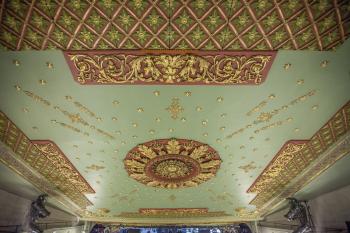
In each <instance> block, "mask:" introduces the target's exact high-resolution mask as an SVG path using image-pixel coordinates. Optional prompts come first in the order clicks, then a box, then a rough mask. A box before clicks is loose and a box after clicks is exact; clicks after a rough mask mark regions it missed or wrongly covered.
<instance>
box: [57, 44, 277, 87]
mask: <svg viewBox="0 0 350 233" xmlns="http://www.w3.org/2000/svg"><path fill="white" fill-rule="evenodd" d="M63 54H64V57H65V59H66V62H67V64H68V66H69V68H70V70H71V73H72V76H73V79H74V80H75V81H76V82H77V83H79V84H80V85H166V86H169V85H176V86H183V85H188V86H193V85H200V86H201V85H207V86H231V85H248V86H256V85H260V84H262V83H264V82H265V80H266V78H267V75H268V73H269V71H270V68H271V66H272V63H273V62H274V60H275V57H276V54H277V51H275V50H271V51H267V50H262V51H200V50H125V49H121V50H89V51H85V50H68V51H63ZM113 54H119V55H135V56H143V55H197V56H202V57H205V56H243V55H244V56H246V57H247V58H249V57H252V56H257V55H267V56H271V60H270V61H269V62H267V64H266V66H265V68H264V70H263V71H262V77H261V82H260V83H259V84H255V83H253V82H249V83H234V84H232V83H230V84H220V83H209V84H207V83H205V82H203V81H198V82H180V83H165V82H157V81H154V82H143V81H136V82H133V83H131V82H127V83H97V82H95V81H91V82H86V83H84V84H82V83H80V82H79V81H78V80H77V78H76V77H77V76H78V70H77V69H76V68H75V66H74V63H73V62H72V61H71V59H70V57H69V55H89V56H93V55H113Z"/></svg>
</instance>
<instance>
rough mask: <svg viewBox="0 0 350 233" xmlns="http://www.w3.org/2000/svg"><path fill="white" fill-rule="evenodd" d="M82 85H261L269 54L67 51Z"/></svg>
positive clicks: (77, 78)
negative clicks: (94, 53)
mask: <svg viewBox="0 0 350 233" xmlns="http://www.w3.org/2000/svg"><path fill="white" fill-rule="evenodd" d="M68 56H69V57H70V60H71V61H72V62H73V64H74V68H75V69H76V70H75V71H73V72H76V74H77V75H76V80H77V81H78V82H79V83H81V84H87V83H96V84H125V83H137V82H138V83H164V84H181V83H204V84H231V85H232V84H260V83H261V82H262V81H263V78H264V77H263V72H264V70H265V69H266V65H267V64H268V63H269V62H270V61H271V60H272V59H271V57H272V56H270V55H253V56H250V57H248V56H245V55H232V56H227V55H215V56H211V55H205V56H196V55H165V54H163V55H131V54H120V55H119V54H116V55H114V54H113V55H111V54H105V55H86V54H69V55H68Z"/></svg>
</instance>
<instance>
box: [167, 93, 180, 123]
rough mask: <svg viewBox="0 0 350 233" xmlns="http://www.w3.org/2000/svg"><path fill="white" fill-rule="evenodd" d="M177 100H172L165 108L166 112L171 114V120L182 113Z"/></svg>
mask: <svg viewBox="0 0 350 233" xmlns="http://www.w3.org/2000/svg"><path fill="white" fill-rule="evenodd" d="M179 101H180V100H179V99H178V98H173V99H172V102H171V105H170V106H169V107H167V108H166V109H165V110H167V111H168V112H169V113H170V114H171V118H173V119H174V120H176V119H177V118H178V117H179V114H180V113H182V112H183V111H184V108H183V107H182V106H181V105H180V103H179Z"/></svg>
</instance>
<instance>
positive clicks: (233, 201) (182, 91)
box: [0, 41, 350, 222]
mask: <svg viewBox="0 0 350 233" xmlns="http://www.w3.org/2000/svg"><path fill="white" fill-rule="evenodd" d="M349 42H350V41H346V42H345V43H344V44H343V45H342V46H340V48H339V49H337V51H323V52H319V51H313V52H312V51H285V50H280V51H278V52H277V55H276V58H275V60H274V62H273V64H272V67H271V69H270V71H269V73H268V75H267V77H266V80H265V82H264V83H262V84H260V85H258V86H254V85H247V86H209V85H207V86H201V85H180V86H164V85H142V86H141V85H80V84H79V83H77V82H76V81H75V80H74V78H73V76H72V74H71V71H70V69H69V67H68V65H67V63H66V60H65V58H64V55H63V53H62V52H61V51H30V52H28V51H20V52H11V51H8V52H1V53H0V70H1V72H2V73H1V86H0V110H1V111H2V112H3V114H5V115H6V116H7V117H8V118H9V119H10V120H11V121H12V122H13V123H14V124H15V125H16V126H17V127H18V128H19V129H20V130H21V131H23V133H24V134H25V135H26V136H27V137H28V138H29V139H30V140H34V141H35V140H50V141H52V142H54V143H55V144H56V145H57V146H58V147H59V148H60V150H61V151H62V152H63V153H64V154H65V156H66V157H67V158H68V159H69V161H70V162H71V163H72V164H73V166H74V167H75V168H76V169H77V171H79V173H80V174H81V175H82V177H83V178H84V179H85V180H86V182H87V183H88V184H89V185H90V186H91V188H92V189H93V190H94V192H95V193H90V194H86V197H87V199H88V200H89V201H90V202H91V203H92V205H90V206H88V207H87V209H86V211H87V212H86V216H85V217H86V218H87V219H99V220H106V221H107V220H108V221H114V222H127V221H133V222H142V221H146V220H147V219H146V220H145V219H144V218H141V217H140V215H138V214H137V213H138V211H139V209H140V208H200V211H202V209H201V208H205V209H206V210H205V211H208V215H207V216H209V217H208V218H202V221H205V222H211V221H213V222H215V221H240V220H243V219H246V216H242V215H241V214H242V209H245V210H247V211H251V212H254V211H255V210H256V209H255V208H256V207H255V206H254V205H251V204H249V203H250V202H251V201H252V200H253V199H254V197H255V194H254V193H247V190H248V188H249V187H250V186H251V185H252V184H253V183H254V181H255V180H256V179H257V178H258V177H259V175H260V174H261V173H262V171H263V170H264V168H265V167H266V166H267V165H268V164H269V162H270V161H271V160H272V159H273V158H274V156H275V155H276V154H277V152H278V151H279V150H280V149H281V148H282V146H283V145H284V144H285V143H286V142H287V141H289V140H309V139H310V138H311V137H312V136H313V135H314V134H315V132H317V131H318V130H319V129H320V128H321V127H322V126H323V125H324V124H325V123H326V122H327V121H328V120H329V119H331V118H332V117H333V116H334V114H335V113H336V112H337V111H338V110H339V109H341V108H342V107H343V106H344V105H345V104H346V103H347V102H348V101H349V99H350V92H349V89H350V80H349V79H350V77H349V69H348V67H349V66H350V60H349V59H348V53H349V51H350V43H349ZM290 103H293V104H290ZM285 106H287V107H285ZM176 109H177V110H176ZM276 109H279V110H278V111H277V113H276V111H274V110H276ZM174 112H175V113H176V117H173V114H174ZM270 112H274V114H273V115H272V116H271V115H270V116H269V117H267V118H266V113H270ZM275 113H276V114H275ZM79 119H80V120H81V119H83V120H84V121H86V122H88V123H89V127H87V126H86V125H84V124H82V123H81V121H80V120H79ZM254 121H259V122H260V123H258V124H255V123H254ZM241 128H244V130H240V129H241ZM169 138H180V139H190V140H195V141H198V142H201V143H204V144H208V145H209V146H210V147H211V148H213V149H214V150H215V151H217V152H218V154H219V155H220V158H221V160H222V163H221V165H220V169H218V171H217V173H216V176H215V177H212V178H211V179H210V180H208V181H207V182H204V183H202V184H200V185H198V186H197V187H189V188H180V189H162V188H155V187H149V186H146V185H144V184H142V183H139V182H137V181H136V180H134V179H132V178H130V177H129V176H128V173H127V171H126V170H125V168H124V163H123V160H124V158H125V156H126V155H127V153H128V152H129V151H130V150H131V149H132V148H134V147H135V146H137V145H138V144H141V143H145V142H148V141H151V140H155V139H169ZM1 145H4V144H1ZM5 147H6V146H5ZM205 211H204V212H205ZM130 213H131V214H130ZM135 213H136V214H135ZM217 213H221V215H220V216H219V217H218V216H217ZM83 214H84V213H82V215H83ZM131 215H133V217H132V218H131V220H130V219H129V220H128V216H131ZM135 216H136V217H135ZM210 216H212V218H211V217H210ZM253 217H254V218H257V217H258V216H255V215H254V216H253ZM156 219H157V218H156ZM153 220H154V218H153ZM149 221H151V220H149ZM156 221H157V222H166V221H168V222H171V221H176V219H170V220H164V219H157V220H156ZM177 221H178V220H177ZM181 221H182V220H181ZM186 221H191V218H189V219H187V220H186Z"/></svg>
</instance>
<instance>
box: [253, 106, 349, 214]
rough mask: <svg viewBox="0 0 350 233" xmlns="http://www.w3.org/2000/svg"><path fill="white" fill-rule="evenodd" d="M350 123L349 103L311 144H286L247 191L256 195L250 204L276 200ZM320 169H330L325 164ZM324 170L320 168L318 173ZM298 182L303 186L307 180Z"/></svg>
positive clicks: (346, 130)
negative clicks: (275, 197) (274, 198)
mask: <svg viewBox="0 0 350 233" xmlns="http://www.w3.org/2000/svg"><path fill="white" fill-rule="evenodd" d="M349 121H350V102H348V103H346V104H345V105H344V106H343V107H342V108H341V109H340V110H339V111H338V112H337V113H336V114H335V115H334V116H333V117H332V118H331V119H330V120H329V121H328V122H327V123H326V124H325V125H324V126H323V127H322V128H321V129H320V130H318V131H317V132H316V133H315V134H314V135H313V136H312V137H311V139H310V140H304V141H290V142H287V143H286V144H285V145H284V146H283V147H282V149H281V150H280V151H279V152H278V153H277V155H276V156H275V158H274V159H273V160H272V162H271V163H270V164H269V165H268V166H267V168H266V169H265V170H264V171H263V172H262V173H261V174H260V176H259V177H258V178H257V180H256V181H255V182H254V184H253V185H252V186H251V187H250V188H249V189H248V193H256V194H257V195H256V197H255V198H254V199H253V200H252V201H251V203H250V204H253V205H256V206H257V207H261V206H263V205H264V204H265V203H267V202H268V201H269V200H271V199H272V198H273V197H274V196H279V194H280V193H281V192H283V190H284V188H285V187H286V185H288V184H289V183H290V181H291V180H293V179H295V178H296V177H298V175H299V174H302V172H304V171H305V170H306V169H307V168H308V166H309V165H310V164H312V162H314V161H315V160H316V159H318V158H319V157H320V156H321V154H322V153H323V152H325V151H326V150H328V149H329V148H330V147H331V146H332V145H333V144H334V143H336V142H337V141H338V140H339V139H340V138H341V137H342V136H343V135H345V134H346V133H348V132H349V126H348V125H349ZM327 161H328V160H327ZM323 165H325V167H326V168H327V167H329V165H327V164H326V163H325V164H323ZM323 165H322V166H323ZM322 166H320V167H322ZM326 168H324V167H323V168H322V169H321V170H322V171H323V170H325V169H326ZM285 170H288V173H286V172H284V171H285ZM321 170H319V171H321ZM300 182H301V183H304V184H305V182H306V180H305V179H304V180H303V181H300ZM301 183H300V186H299V187H301ZM294 190H295V192H296V191H298V190H297V189H294ZM284 197H288V196H284Z"/></svg>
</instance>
